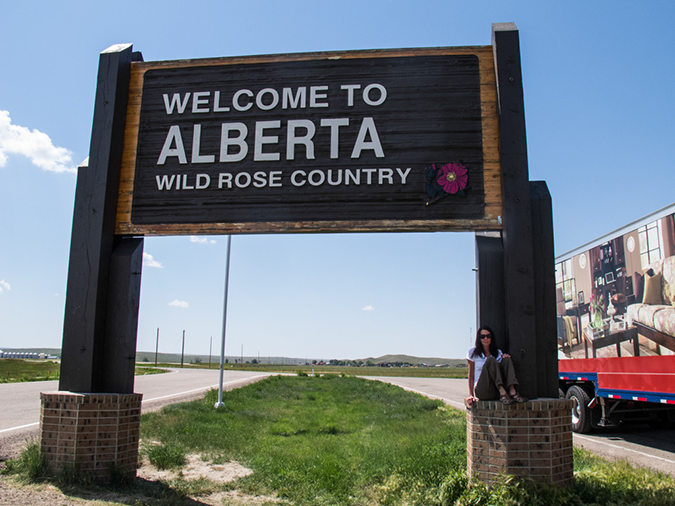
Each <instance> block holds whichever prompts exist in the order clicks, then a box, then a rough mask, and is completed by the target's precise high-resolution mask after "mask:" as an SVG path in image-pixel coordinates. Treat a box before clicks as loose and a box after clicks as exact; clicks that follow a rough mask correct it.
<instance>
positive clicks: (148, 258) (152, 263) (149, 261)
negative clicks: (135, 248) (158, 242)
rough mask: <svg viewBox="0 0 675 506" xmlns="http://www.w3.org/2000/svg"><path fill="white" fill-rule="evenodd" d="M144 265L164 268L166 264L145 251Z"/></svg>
mask: <svg viewBox="0 0 675 506" xmlns="http://www.w3.org/2000/svg"><path fill="white" fill-rule="evenodd" d="M143 265H145V266H146V267H157V268H158V269H163V268H164V266H163V265H162V264H161V263H159V262H158V261H157V260H155V258H154V257H153V256H152V255H151V254H150V253H145V252H143Z"/></svg>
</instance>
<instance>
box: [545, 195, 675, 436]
mask: <svg viewBox="0 0 675 506" xmlns="http://www.w3.org/2000/svg"><path fill="white" fill-rule="evenodd" d="M555 267H556V271H555V275H556V304H557V329H558V356H559V362H558V368H559V386H560V392H559V393H560V395H561V396H564V397H567V398H569V399H572V400H574V401H575V404H574V408H573V412H572V422H573V427H574V430H575V431H576V432H589V431H591V430H593V429H598V428H602V427H616V426H618V425H621V424H625V423H629V422H639V423H644V422H646V423H649V424H651V425H653V426H658V427H664V426H668V425H670V424H672V423H673V422H675V204H673V205H671V206H668V207H666V208H664V209H661V210H659V211H657V212H655V213H652V214H650V215H648V216H646V217H644V218H642V219H640V220H638V221H635V222H633V223H630V224H629V225H626V226H625V227H623V228H621V229H619V230H616V231H614V232H612V233H610V234H607V235H605V236H603V237H600V238H598V239H596V240H595V241H592V242H590V243H587V244H584V245H583V246H581V247H579V248H577V249H575V250H572V251H570V252H568V253H566V254H564V255H561V256H559V257H557V258H556V266H555Z"/></svg>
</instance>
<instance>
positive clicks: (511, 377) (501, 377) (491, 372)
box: [474, 357, 518, 401]
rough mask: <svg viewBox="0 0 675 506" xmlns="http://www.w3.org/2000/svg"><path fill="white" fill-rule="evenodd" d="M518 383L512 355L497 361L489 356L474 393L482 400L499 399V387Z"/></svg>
mask: <svg viewBox="0 0 675 506" xmlns="http://www.w3.org/2000/svg"><path fill="white" fill-rule="evenodd" d="M517 384H518V380H517V379H516V372H515V371H514V369H513V362H511V357H505V358H502V361H501V362H497V359H496V358H495V357H488V359H487V360H486V361H485V364H484V365H483V370H482V371H481V373H480V378H478V383H476V387H475V388H474V395H475V396H476V397H478V398H479V399H480V400H482V401H491V400H494V399H499V397H500V395H499V388H498V387H500V386H502V387H504V388H505V389H506V388H507V387H508V386H509V385H517Z"/></svg>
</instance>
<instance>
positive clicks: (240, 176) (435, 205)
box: [116, 46, 502, 235]
mask: <svg viewBox="0 0 675 506" xmlns="http://www.w3.org/2000/svg"><path fill="white" fill-rule="evenodd" d="M496 100H497V97H496V88H495V72H494V62H493V52H492V46H485V47H464V48H439V49H423V50H380V51H355V52H331V53H306V54H294V55H277V56H259V57H248V58H218V59H205V60H186V61H165V62H135V63H132V68H131V80H130V92H129V101H128V107H127V119H126V122H127V124H126V129H125V141H124V152H123V162H122V171H121V179H120V192H119V200H118V212H117V224H116V233H117V234H119V235H129V234H134V235H139V234H142V235H177V234H223V233H265V232H329V231H330V232H333V231H336V232H337V231H350V232H354V231H424V230H481V229H490V230H495V229H499V228H501V226H500V223H499V220H498V216H501V214H502V211H501V179H500V165H499V152H498V131H497V128H498V127H497V124H498V123H497V107H496Z"/></svg>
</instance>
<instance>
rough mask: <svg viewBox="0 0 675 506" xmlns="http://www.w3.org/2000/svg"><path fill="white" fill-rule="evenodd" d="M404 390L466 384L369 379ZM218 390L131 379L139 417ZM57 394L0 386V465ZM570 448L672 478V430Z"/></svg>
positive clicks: (191, 372) (196, 380) (183, 376)
mask: <svg viewBox="0 0 675 506" xmlns="http://www.w3.org/2000/svg"><path fill="white" fill-rule="evenodd" d="M266 376H268V374H262V373H255V372H245V371H236V372H233V371H225V373H224V381H223V382H224V386H225V389H226V390H229V389H232V388H237V387H239V386H243V385H245V384H247V383H250V382H252V381H256V380H258V379H261V378H264V377H266ZM370 379H375V380H379V381H384V382H387V383H391V384H394V385H398V386H400V387H402V388H404V389H406V390H410V391H413V392H417V393H420V394H422V395H426V396H428V397H431V398H436V399H440V400H442V401H443V402H444V403H445V404H447V405H449V406H451V407H453V408H457V409H461V410H464V409H465V407H464V397H465V396H466V395H467V391H468V388H467V384H466V379H442V378H392V377H371V378H370ZM217 386H218V371H217V370H216V369H212V370H205V369H172V370H171V372H169V373H166V374H156V375H147V376H137V377H136V388H135V391H136V392H138V393H142V394H143V408H142V409H143V412H148V411H153V410H154V409H158V408H159V407H161V406H163V405H166V404H169V403H172V402H179V401H185V400H189V399H191V398H196V397H199V396H200V395H201V394H202V393H203V392H204V391H206V390H208V389H210V388H217ZM57 389H58V383H57V382H56V381H43V382H31V383H8V384H1V385H0V460H1V459H3V458H6V455H7V454H8V453H9V454H12V453H14V452H8V450H7V448H8V447H10V446H13V447H16V446H17V445H19V444H23V443H24V442H25V440H26V439H27V438H30V437H36V436H37V435H38V423H39V418H40V392H49V391H55V390H57ZM574 444H575V446H579V447H584V448H586V449H588V450H591V451H593V452H594V453H596V454H598V455H601V456H603V457H606V458H608V459H626V460H628V461H629V462H631V463H632V464H634V465H638V466H643V467H649V468H652V469H656V470H659V471H662V472H665V473H669V474H671V475H673V476H675V430H660V431H655V430H651V429H649V428H648V427H647V426H635V427H622V428H621V429H614V430H612V431H606V432H598V433H593V434H583V435H582V434H575V435H574Z"/></svg>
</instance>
